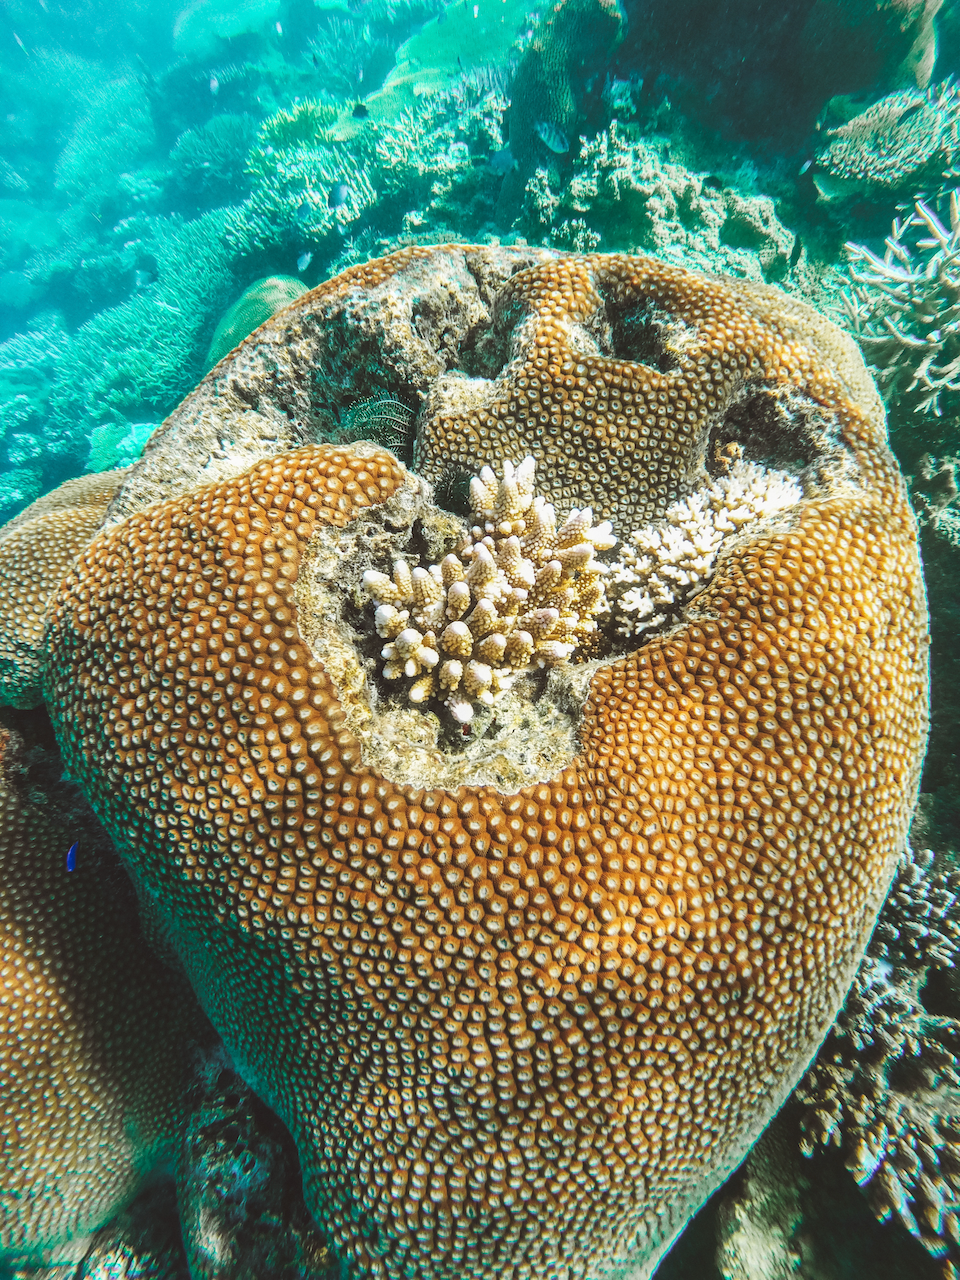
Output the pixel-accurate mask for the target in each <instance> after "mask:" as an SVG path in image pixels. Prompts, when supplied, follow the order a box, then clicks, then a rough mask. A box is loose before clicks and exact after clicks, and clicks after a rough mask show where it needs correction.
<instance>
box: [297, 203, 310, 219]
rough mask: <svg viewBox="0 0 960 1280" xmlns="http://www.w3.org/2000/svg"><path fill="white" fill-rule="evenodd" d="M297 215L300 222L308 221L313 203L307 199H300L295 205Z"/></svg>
mask: <svg viewBox="0 0 960 1280" xmlns="http://www.w3.org/2000/svg"><path fill="white" fill-rule="evenodd" d="M297 217H298V218H299V219H300V221H301V222H310V221H311V219H312V218H313V205H312V204H311V203H310V201H309V200H301V201H300V203H299V204H298V205H297Z"/></svg>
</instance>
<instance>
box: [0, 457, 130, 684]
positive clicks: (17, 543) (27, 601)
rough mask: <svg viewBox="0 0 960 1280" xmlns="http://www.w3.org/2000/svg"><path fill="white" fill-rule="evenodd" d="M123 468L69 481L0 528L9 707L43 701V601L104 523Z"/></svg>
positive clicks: (1, 635)
mask: <svg viewBox="0 0 960 1280" xmlns="http://www.w3.org/2000/svg"><path fill="white" fill-rule="evenodd" d="M120 475H121V473H120V472H118V471H105V472H103V473H101V474H100V475H96V476H82V477H81V478H80V479H78V480H68V481H67V482H66V483H65V484H62V485H61V486H60V487H59V488H58V489H55V490H54V491H53V493H48V494H47V495H46V496H45V497H43V498H38V499H37V501H36V502H34V503H31V505H30V506H29V507H27V508H26V510H25V511H22V512H21V513H20V515H19V516H17V517H16V519H14V520H11V521H10V522H9V523H8V524H5V525H4V526H3V528H2V530H0V604H2V606H3V618H2V620H0V697H2V700H3V701H4V702H5V703H7V704H8V705H10V706H15V707H35V706H37V705H38V704H39V703H40V702H41V701H42V695H41V693H40V674H41V671H42V668H43V624H44V617H45V613H46V609H47V605H48V604H49V602H50V599H51V597H52V595H53V593H54V592H55V590H56V588H57V587H58V586H59V585H60V582H61V580H62V578H63V577H64V575H65V574H66V572H67V569H68V568H69V567H70V565H71V563H72V562H73V560H74V558H75V557H76V555H77V553H78V552H79V550H80V548H81V547H82V546H83V545H84V544H85V543H87V542H89V541H90V539H91V538H92V537H93V535H94V534H95V533H96V531H97V529H98V528H99V527H100V525H101V524H102V522H103V517H104V513H105V512H106V509H107V503H108V502H109V501H110V499H111V498H112V497H113V495H114V492H115V491H116V489H117V486H118V485H119V483H120Z"/></svg>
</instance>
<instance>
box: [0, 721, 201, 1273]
mask: <svg viewBox="0 0 960 1280" xmlns="http://www.w3.org/2000/svg"><path fill="white" fill-rule="evenodd" d="M8 714H9V713H8ZM22 727H23V729H24V732H23V733H21V732H20V731H19V730H18V729H10V728H8V727H7V726H6V725H5V726H4V727H3V728H2V730H0V972H2V974H3V996H2V1000H0V1179H2V1184H0V1185H2V1196H0V1258H3V1259H4V1261H6V1262H17V1263H19V1264H21V1265H24V1264H35V1263H37V1262H40V1261H50V1262H59V1263H66V1262H69V1261H76V1260H77V1259H78V1257H80V1256H82V1255H83V1254H84V1253H85V1252H86V1251H87V1248H88V1241H87V1237H88V1236H89V1234H90V1233H91V1232H93V1231H95V1230H96V1229H97V1228H99V1227H101V1226H102V1225H103V1223H104V1222H105V1220H107V1219H108V1218H110V1217H112V1216H113V1215H114V1214H115V1213H116V1212H117V1211H118V1210H119V1209H121V1208H122V1207H123V1205H124V1204H125V1202H127V1201H128V1200H129V1199H130V1198H131V1196H132V1195H133V1194H134V1192H135V1191H136V1190H137V1188H138V1186H139V1185H140V1183H141V1181H142V1179H143V1177H144V1175H145V1174H147V1173H148V1172H149V1171H150V1170H151V1169H153V1168H155V1166H156V1165H157V1164H158V1162H159V1161H161V1160H162V1159H164V1158H168V1157H169V1155H170V1154H171V1153H172V1151H173V1150H174V1148H175V1146H176V1139H177V1128H178V1122H179V1116H180V1107H181V1091H182V1078H183V1073H184V1071H185V1069H186V1064H187V1046H188V1043H189V1040H190V1037H191V1036H192V1035H194V1034H197V1033H198V1032H200V1031H201V1028H202V1018H201V1015H200V1013H199V1010H198V1009H197V1007H196V1003H195V1001H194V1000H193V998H192V996H191V993H190V989H189V986H188V985H187V982H186V981H185V979H184V977H183V974H182V973H180V972H178V971H176V970H175V969H170V968H168V967H167V966H166V965H165V964H163V963H162V962H161V961H160V960H158V958H157V956H156V955H155V954H154V953H153V952H152V950H151V949H150V947H149V946H148V945H147V942H146V940H145V938H144V929H143V927H142V926H141V924H140V922H139V920H138V912H137V902H136V897H135V894H134V892H133V888H132V886H131V885H130V883H129V881H128V879H127V877H126V876H125V875H124V873H123V871H122V869H121V868H120V867H119V865H118V864H117V860H116V854H115V852H114V850H113V847H112V845H111V843H110V840H109V839H108V838H107V836H106V834H105V832H104V831H103V829H102V828H101V827H100V826H99V824H98V823H97V822H96V820H95V819H94V817H93V815H92V814H91V813H90V810H89V807H88V806H87V805H86V804H85V802H84V801H83V798H82V797H81V796H80V795H79V794H77V792H76V789H75V788H71V787H70V786H69V785H65V784H64V783H63V782H62V781H61V779H60V771H61V766H60V760H59V757H58V756H57V753H56V750H55V749H53V747H52V743H51V742H50V739H49V725H47V726H46V733H45V734H43V733H42V732H41V733H40V734H37V732H36V729H35V727H34V728H32V729H31V727H30V726H29V725H27V724H24V725H23V726H22ZM44 737H45V738H46V741H44ZM73 842H75V843H76V846H77V847H76V850H75V853H74V855H73V859H70V860H68V849H69V847H70V846H71V844H72V843H73ZM74 860H75V861H74Z"/></svg>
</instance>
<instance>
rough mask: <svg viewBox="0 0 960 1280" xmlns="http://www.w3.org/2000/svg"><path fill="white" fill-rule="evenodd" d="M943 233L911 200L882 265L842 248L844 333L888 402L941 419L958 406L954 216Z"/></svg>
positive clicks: (958, 281)
mask: <svg viewBox="0 0 960 1280" xmlns="http://www.w3.org/2000/svg"><path fill="white" fill-rule="evenodd" d="M949 210H950V212H949V221H950V228H949V230H948V229H947V228H946V227H945V226H944V225H943V223H942V222H941V221H940V219H939V218H938V217H937V215H936V213H935V212H934V211H933V209H931V208H930V207H929V205H927V204H925V203H924V202H923V201H922V200H918V201H917V203H916V205H915V206H914V211H913V213H912V214H911V215H910V216H909V217H905V218H897V219H895V221H894V224H893V231H892V233H891V235H889V236H888V237H887V242H886V245H887V247H886V251H885V252H884V255H883V257H882V258H878V257H877V255H876V254H874V253H871V252H870V250H869V249H867V248H865V247H864V246H863V245H859V244H848V245H847V251H848V252H849V254H850V288H849V290H848V291H847V292H846V294H845V296H844V309H845V311H846V316H847V324H848V327H849V328H850V329H851V330H852V332H853V335H854V337H855V338H856V339H857V341H858V342H859V343H860V345H861V346H862V347H863V350H864V354H865V356H866V359H867V362H868V363H869V365H870V368H871V371H872V372H873V374H874V376H875V377H876V379H877V382H878V383H879V385H880V389H881V390H882V391H883V392H884V394H885V396H886V397H887V399H888V401H890V402H894V401H896V402H905V403H907V404H909V406H910V407H911V408H912V409H913V410H914V411H917V412H921V413H932V414H934V415H937V416H939V415H941V414H945V413H948V414H949V413H954V412H956V410H957V408H958V406H960V399H958V393H960V208H958V202H957V192H956V191H954V192H953V193H952V195H951V196H950V201H949Z"/></svg>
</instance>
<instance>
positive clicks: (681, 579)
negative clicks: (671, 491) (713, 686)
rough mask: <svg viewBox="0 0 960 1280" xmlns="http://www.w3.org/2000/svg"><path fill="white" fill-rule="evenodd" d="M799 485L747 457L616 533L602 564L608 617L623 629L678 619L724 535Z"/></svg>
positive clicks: (784, 503)
mask: <svg viewBox="0 0 960 1280" xmlns="http://www.w3.org/2000/svg"><path fill="white" fill-rule="evenodd" d="M801 496H802V492H801V489H800V486H799V485H798V484H797V482H796V480H794V479H793V478H792V477H791V476H789V475H787V473H786V472H783V471H772V470H768V469H767V468H765V467H761V466H757V465H756V464H755V463H750V462H737V463H735V464H734V465H733V466H732V467H731V469H730V472H729V474H728V475H725V476H721V477H720V478H718V479H717V480H713V481H711V482H710V484H708V485H705V486H704V487H703V488H702V489H698V490H697V491H696V492H695V493H692V494H690V495H689V496H688V497H686V498H681V499H680V500H679V501H678V502H674V503H673V504H672V505H671V506H669V507H668V508H667V510H666V513H665V515H664V517H663V519H662V520H658V521H657V522H656V523H655V524H651V525H648V526H647V528H645V529H635V530H634V531H633V532H632V533H631V534H630V535H629V537H628V538H625V539H624V542H623V545H622V548H621V555H622V559H621V560H619V561H617V562H615V563H614V564H612V565H611V566H610V577H609V579H608V587H609V591H610V595H611V597H612V608H613V617H614V622H615V625H616V629H617V631H618V632H619V633H620V635H623V636H636V635H641V634H642V633H643V632H644V631H649V630H651V629H653V628H656V627H662V626H663V625H664V624H665V623H669V622H672V621H677V620H679V617H680V611H681V609H682V608H683V606H684V605H685V604H686V602H687V601H688V600H689V599H690V597H691V596H692V595H693V594H694V593H695V592H696V591H697V590H698V589H699V588H700V587H701V586H702V585H703V584H704V582H705V580H706V579H707V578H708V577H709V576H710V575H711V574H712V573H713V569H714V566H715V564H716V561H717V556H718V555H719V554H720V551H721V549H722V547H723V545H724V543H725V542H727V541H728V540H729V539H730V538H732V537H733V536H734V535H735V534H737V533H738V532H739V531H740V530H741V529H742V528H743V526H744V525H746V524H749V523H751V522H752V521H754V520H757V519H759V518H760V517H763V516H769V515H774V514H775V513H776V512H778V511H783V510H785V509H786V508H787V507H792V506H793V505H794V503H796V502H797V501H798V500H799V499H800V497H801Z"/></svg>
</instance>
